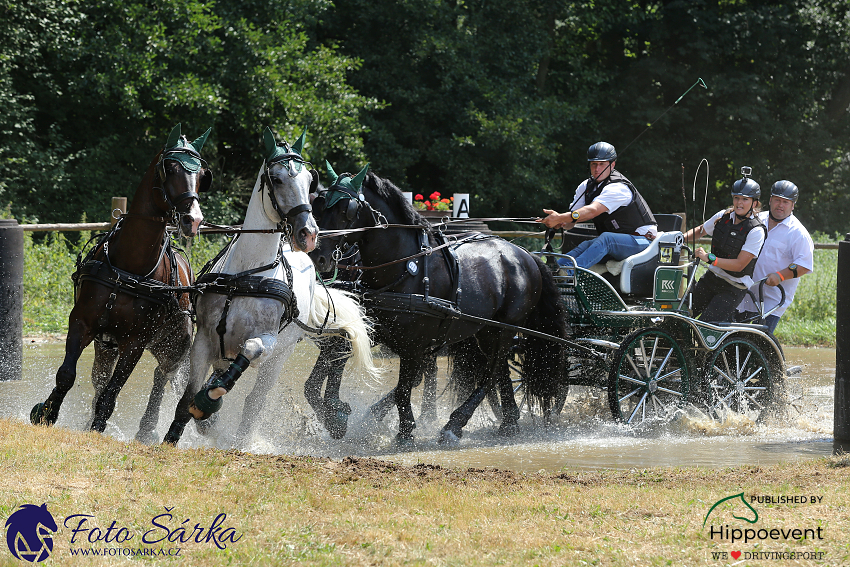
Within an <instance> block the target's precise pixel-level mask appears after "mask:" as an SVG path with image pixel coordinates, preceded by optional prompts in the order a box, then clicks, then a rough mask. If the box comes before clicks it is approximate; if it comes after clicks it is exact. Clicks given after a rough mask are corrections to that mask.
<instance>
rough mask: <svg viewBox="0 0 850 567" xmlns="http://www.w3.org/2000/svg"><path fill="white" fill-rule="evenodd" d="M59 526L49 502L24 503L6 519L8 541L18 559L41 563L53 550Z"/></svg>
mask: <svg viewBox="0 0 850 567" xmlns="http://www.w3.org/2000/svg"><path fill="white" fill-rule="evenodd" d="M57 529H58V527H57V526H56V520H54V519H53V515H52V514H51V513H50V512H48V511H47V503H44V504H42V505H41V506H36V505H35V504H24V505H23V506H21V507H20V508H18V510H17V511H16V512H14V513H13V514H12V515H11V516H9V519H8V520H6V543H7V544H8V545H9V551H11V552H12V555H14V556H15V557H16V558H17V559H20V560H22V561H28V562H30V563H40V562H42V561H44V560H45V559H47V558H48V557H50V553H51V552H52V551H53V537H52V535H53V534H54V533H56V530H57Z"/></svg>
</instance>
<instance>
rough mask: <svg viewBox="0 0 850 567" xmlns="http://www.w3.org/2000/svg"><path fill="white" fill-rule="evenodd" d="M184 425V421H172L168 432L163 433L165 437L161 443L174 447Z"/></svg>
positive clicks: (181, 434)
mask: <svg viewBox="0 0 850 567" xmlns="http://www.w3.org/2000/svg"><path fill="white" fill-rule="evenodd" d="M185 427H186V424H185V423H177V422H174V423H172V424H171V427H169V428H168V433H166V434H165V439H163V440H162V443H163V444H164V445H166V444H167V445H172V446H174V447H176V446H177V442H178V441H180V437H182V436H183V428H185Z"/></svg>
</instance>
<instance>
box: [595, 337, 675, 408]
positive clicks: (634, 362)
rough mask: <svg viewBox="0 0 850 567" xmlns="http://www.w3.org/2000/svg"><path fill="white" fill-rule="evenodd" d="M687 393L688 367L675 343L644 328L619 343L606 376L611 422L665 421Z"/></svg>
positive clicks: (669, 338) (670, 338)
mask: <svg viewBox="0 0 850 567" xmlns="http://www.w3.org/2000/svg"><path fill="white" fill-rule="evenodd" d="M687 392H688V365H687V361H686V359H685V355H684V353H683V352H682V349H681V348H680V347H679V345H678V344H677V343H676V341H675V339H673V338H672V337H671V336H670V335H668V334H667V333H665V332H664V331H662V330H660V329H653V328H647V329H640V330H638V331H635V332H633V333H631V334H630V335H628V336H627V337H626V338H625V339H624V340H623V342H622V343H621V344H620V348H619V349H618V350H617V352H616V354H615V355H614V362H613V365H612V366H611V371H610V372H609V374H608V404H609V406H610V407H611V413H612V414H613V415H614V419H616V420H618V421H623V422H625V423H628V424H631V425H636V424H640V423H643V422H644V421H648V420H652V419H664V420H667V419H669V418H670V417H672V415H673V413H674V412H675V411H676V409H677V408H679V406H681V405H682V403H683V402H684V400H685V396H686V395H687Z"/></svg>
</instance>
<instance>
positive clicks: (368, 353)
mask: <svg viewBox="0 0 850 567" xmlns="http://www.w3.org/2000/svg"><path fill="white" fill-rule="evenodd" d="M328 313H330V314H328ZM326 317H327V323H326V324H327V326H328V327H330V328H338V329H343V330H345V332H346V333H347V334H348V339H349V341H351V362H352V364H353V365H354V367H355V368H356V369H358V370H361V371H363V372H366V373H367V374H368V375H369V376H372V377H378V376H380V375H381V369H380V368H378V367H377V366H375V362H374V361H373V360H372V342H371V340H370V338H369V332H370V331H371V329H372V324H371V321H370V320H369V318H368V317H366V315H365V313H364V312H363V309H362V307H361V306H360V303H359V302H357V300H355V299H354V295H353V294H351V293H348V292H346V291H342V290H340V289H334V288H320V289H316V292H315V293H314V294H313V304H312V306H311V309H310V319H309V322H308V325H310V326H311V327H319V326H320V325H322V324H323V323H325V318H326Z"/></svg>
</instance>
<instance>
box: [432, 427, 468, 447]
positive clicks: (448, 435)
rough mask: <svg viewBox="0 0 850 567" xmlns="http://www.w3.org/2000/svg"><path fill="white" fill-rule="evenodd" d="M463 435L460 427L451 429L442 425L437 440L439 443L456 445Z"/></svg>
mask: <svg viewBox="0 0 850 567" xmlns="http://www.w3.org/2000/svg"><path fill="white" fill-rule="evenodd" d="M461 437H463V430H462V429H457V430H455V429H453V428H449V427H444V428H443V429H441V430H440V439H439V440H438V441H437V442H438V443H439V444H440V445H457V444H458V443H460V439H461Z"/></svg>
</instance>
